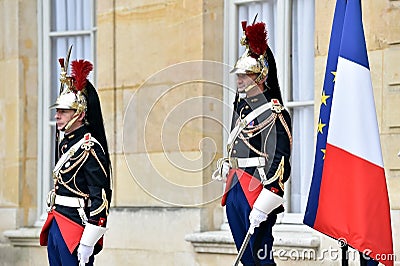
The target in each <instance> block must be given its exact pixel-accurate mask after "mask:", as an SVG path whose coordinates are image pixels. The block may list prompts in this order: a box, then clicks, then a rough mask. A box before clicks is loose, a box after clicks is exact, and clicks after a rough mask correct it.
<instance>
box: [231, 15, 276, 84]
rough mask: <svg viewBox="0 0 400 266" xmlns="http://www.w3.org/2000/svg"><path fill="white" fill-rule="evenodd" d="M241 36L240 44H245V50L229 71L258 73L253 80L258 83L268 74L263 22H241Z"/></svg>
mask: <svg viewBox="0 0 400 266" xmlns="http://www.w3.org/2000/svg"><path fill="white" fill-rule="evenodd" d="M242 29H243V36H242V38H241V39H240V44H241V45H243V46H246V50H245V51H244V53H243V54H242V56H240V58H239V59H238V60H237V62H236V64H235V66H234V68H233V69H232V70H231V73H235V74H258V77H257V78H256V80H255V82H256V83H259V82H260V81H262V80H263V79H265V77H267V75H268V58H267V49H268V44H267V31H266V29H265V24H264V23H263V22H258V23H253V24H252V25H249V26H247V22H246V21H243V22H242Z"/></svg>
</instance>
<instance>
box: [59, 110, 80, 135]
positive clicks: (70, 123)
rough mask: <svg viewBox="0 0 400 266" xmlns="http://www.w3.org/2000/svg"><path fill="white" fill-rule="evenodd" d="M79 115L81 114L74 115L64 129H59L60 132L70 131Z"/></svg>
mask: <svg viewBox="0 0 400 266" xmlns="http://www.w3.org/2000/svg"><path fill="white" fill-rule="evenodd" d="M80 114H81V113H78V112H76V113H75V114H74V116H73V117H72V119H71V120H69V122H68V123H67V124H66V125H65V127H64V128H63V129H61V130H62V131H66V130H68V129H70V128H71V126H72V125H73V124H74V123H75V122H76V120H77V119H78V117H79V115H80Z"/></svg>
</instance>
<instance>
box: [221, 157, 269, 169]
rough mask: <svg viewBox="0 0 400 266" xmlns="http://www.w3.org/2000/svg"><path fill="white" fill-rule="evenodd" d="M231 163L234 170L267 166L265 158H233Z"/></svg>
mask: <svg viewBox="0 0 400 266" xmlns="http://www.w3.org/2000/svg"><path fill="white" fill-rule="evenodd" d="M229 163H230V165H231V167H232V168H246V167H262V166H265V158H264V157H251V158H237V157H231V158H230V160H229Z"/></svg>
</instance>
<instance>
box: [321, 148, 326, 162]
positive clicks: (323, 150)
mask: <svg viewBox="0 0 400 266" xmlns="http://www.w3.org/2000/svg"><path fill="white" fill-rule="evenodd" d="M321 151H322V153H323V154H324V156H323V157H322V159H323V160H325V153H326V149H321Z"/></svg>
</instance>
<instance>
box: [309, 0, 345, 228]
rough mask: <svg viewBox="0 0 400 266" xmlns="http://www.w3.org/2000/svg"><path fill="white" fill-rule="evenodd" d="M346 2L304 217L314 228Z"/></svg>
mask: <svg viewBox="0 0 400 266" xmlns="http://www.w3.org/2000/svg"><path fill="white" fill-rule="evenodd" d="M346 3H347V1H346V0H338V1H337V2H336V7H335V14H334V17H333V23H332V31H331V39H330V43H329V50H328V59H327V63H326V69H325V78H324V87H323V90H322V96H321V106H320V110H319V119H318V133H317V144H316V149H315V159H314V171H313V177H312V182H311V188H310V194H309V195H308V202H307V208H306V212H305V216H304V224H306V225H308V226H310V227H314V222H315V216H316V213H317V209H318V199H319V192H320V189H319V187H320V186H321V178H322V169H323V168H324V157H325V150H326V140H327V137H328V128H329V118H330V114H331V105H332V98H333V89H334V81H335V75H336V67H337V62H338V57H339V49H340V42H341V38H342V30H343V22H344V15H345V11H346Z"/></svg>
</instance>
